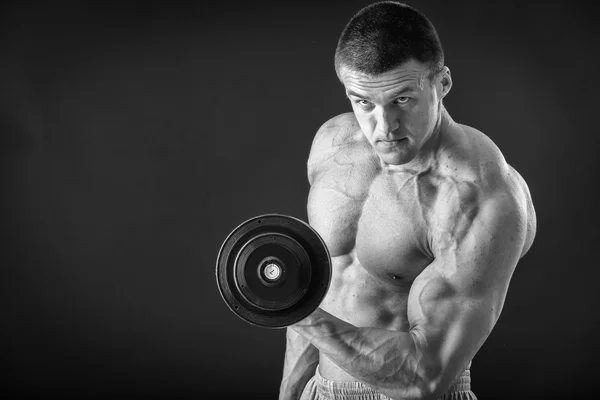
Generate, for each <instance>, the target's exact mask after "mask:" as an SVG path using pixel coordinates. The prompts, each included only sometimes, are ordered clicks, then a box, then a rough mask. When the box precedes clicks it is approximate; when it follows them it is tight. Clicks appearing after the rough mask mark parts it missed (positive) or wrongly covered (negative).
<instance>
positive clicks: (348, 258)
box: [319, 250, 410, 382]
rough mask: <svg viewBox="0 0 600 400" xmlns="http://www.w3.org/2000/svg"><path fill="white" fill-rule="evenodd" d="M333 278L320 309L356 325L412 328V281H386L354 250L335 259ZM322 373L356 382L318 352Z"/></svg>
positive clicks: (326, 375) (333, 378)
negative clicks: (409, 311)
mask: <svg viewBox="0 0 600 400" xmlns="http://www.w3.org/2000/svg"><path fill="white" fill-rule="evenodd" d="M332 267H333V268H332V269H333V274H332V279H331V285H330V288H329V291H328V292H327V296H326V297H325V299H324V300H323V302H322V303H321V306H320V307H321V308H322V309H323V310H325V311H326V312H328V313H330V314H332V315H334V316H335V317H337V318H339V319H341V320H343V321H346V322H348V323H350V324H352V325H354V326H356V327H371V328H382V329H389V330H394V331H405V332H407V331H408V329H409V324H408V318H407V316H406V310H407V299H408V292H409V290H410V283H408V282H405V283H402V284H399V285H396V284H392V283H391V282H390V283H387V282H384V281H383V280H382V279H380V278H377V277H374V276H373V275H371V274H370V273H369V272H367V270H365V269H364V267H363V266H362V265H361V264H360V261H359V260H358V258H357V256H356V251H355V250H353V251H352V252H351V253H350V254H346V255H341V256H337V257H333V258H332ZM319 373H320V374H321V375H322V376H323V377H324V378H325V379H329V380H333V381H342V382H343V381H356V378H354V377H353V376H352V375H350V374H348V373H347V372H345V371H344V370H342V369H341V368H340V367H338V366H337V365H336V364H335V363H334V362H333V361H331V359H330V358H329V357H327V356H326V355H325V354H324V353H320V355H319Z"/></svg>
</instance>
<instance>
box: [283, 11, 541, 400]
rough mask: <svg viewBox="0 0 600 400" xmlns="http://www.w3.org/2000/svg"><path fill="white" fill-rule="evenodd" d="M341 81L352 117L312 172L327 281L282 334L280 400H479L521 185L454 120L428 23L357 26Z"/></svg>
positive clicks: (517, 223)
mask: <svg viewBox="0 0 600 400" xmlns="http://www.w3.org/2000/svg"><path fill="white" fill-rule="evenodd" d="M335 67H336V71H337V74H338V77H339V79H340V81H341V82H342V84H343V85H344V88H345V92H346V95H347V97H348V98H349V99H350V102H351V104H352V109H353V113H348V114H342V115H339V116H337V117H335V118H332V119H331V120H329V121H327V122H326V123H325V124H324V125H323V126H322V127H321V128H320V129H319V131H318V132H317V134H316V137H315V138H314V141H313V145H312V149H311V152H310V156H309V160H308V178H309V181H310V184H311V189H310V194H309V198H308V217H309V221H310V224H311V225H312V226H313V227H314V228H315V229H316V230H317V231H318V232H319V233H320V234H321V235H322V237H323V239H324V240H325V242H326V243H327V246H328V248H329V250H330V253H331V256H332V262H333V276H332V281H331V286H330V289H329V292H328V294H327V296H326V298H325V300H324V301H323V303H322V304H321V307H320V308H319V309H318V310H317V311H316V312H314V313H313V314H311V315H310V316H309V317H308V318H306V319H304V320H303V321H301V322H299V323H297V324H295V325H294V326H292V327H290V328H288V330H287V347H286V353H285V365H284V371H283V379H282V382H281V389H280V399H298V398H300V397H301V398H302V399H326V398H340V399H350V398H351V399H387V398H392V399H437V398H444V399H475V398H476V397H475V395H474V394H473V393H472V392H471V391H470V384H469V383H470V377H469V366H470V364H471V360H472V359H473V357H474V356H475V354H476V353H477V351H478V350H479V348H480V347H481V345H482V344H483V343H484V341H485V340H486V338H487V337H488V335H489V334H490V332H491V330H492V329H493V327H494V324H495V323H496V321H497V320H498V317H499V316H500V312H501V310H502V306H503V304H504V300H505V296H506V292H507V289H508V285H509V282H510V279H511V276H512V274H513V271H514V269H515V266H516V265H517V262H518V260H519V259H520V258H521V257H523V255H524V254H525V253H526V252H527V251H528V249H529V248H530V246H531V244H532V242H533V238H534V235H535V230H536V218H535V211H534V209H533V205H532V201H531V197H530V194H529V190H528V188H527V185H526V183H525V181H524V180H523V178H522V177H521V176H520V175H519V174H518V173H517V171H515V170H514V169H513V168H512V167H511V166H510V165H508V164H507V162H506V160H505V159H504V157H503V156H502V153H501V152H500V150H499V149H498V148H497V147H496V145H495V144H494V143H493V142H492V141H491V140H490V139H489V138H488V137H487V136H486V135H484V134H483V133H482V132H480V131H478V130H477V129H474V128H472V127H469V126H466V125H463V124H459V123H457V122H455V121H454V120H452V118H451V117H450V115H449V114H448V111H447V110H446V109H445V107H444V105H443V99H444V97H445V96H446V95H447V94H448V93H449V92H450V89H451V87H452V78H451V76H450V70H449V69H448V67H446V66H445V65H444V56H443V51H442V47H441V44H440V41H439V39H438V36H437V33H436V31H435V29H434V27H433V25H432V24H431V22H430V21H429V20H428V19H427V18H426V17H425V16H424V15H422V14H421V13H420V12H418V11H416V10H415V9H413V8H411V7H409V6H407V5H403V4H400V3H395V2H382V3H375V4H372V5H370V6H368V7H366V8H364V9H363V10H361V11H359V12H358V13H357V14H356V15H355V16H354V17H353V18H352V19H351V20H350V22H349V23H348V25H347V26H346V28H345V29H344V31H343V33H342V35H341V37H340V40H339V42H338V46H337V49H336V54H335Z"/></svg>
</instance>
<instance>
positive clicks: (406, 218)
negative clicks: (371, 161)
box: [308, 165, 432, 286]
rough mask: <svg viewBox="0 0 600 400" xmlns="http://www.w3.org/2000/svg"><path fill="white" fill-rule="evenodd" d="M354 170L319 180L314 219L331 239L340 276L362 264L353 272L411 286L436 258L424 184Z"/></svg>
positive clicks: (310, 206)
mask: <svg viewBox="0 0 600 400" xmlns="http://www.w3.org/2000/svg"><path fill="white" fill-rule="evenodd" d="M353 168H354V171H352V172H350V171H348V169H347V168H332V169H331V170H329V171H327V173H325V174H323V175H322V176H321V178H320V179H319V180H317V181H316V182H313V185H312V187H311V191H310V195H309V201H308V212H309V220H310V223H311V225H312V226H313V227H314V228H315V229H316V230H317V231H318V232H319V233H320V234H321V235H322V237H323V239H324V240H325V242H326V243H327V245H328V247H329V250H330V252H331V255H332V258H334V266H336V267H337V269H338V271H337V273H338V275H339V274H343V273H344V272H345V271H344V269H345V268H348V269H351V268H354V269H356V268H358V269H360V270H361V271H348V273H352V274H354V275H355V274H357V273H358V274H360V273H361V272H362V271H364V272H367V273H368V275H370V276H371V277H373V278H375V279H376V280H378V281H380V282H386V283H390V284H392V285H398V286H406V285H408V286H410V283H411V282H412V281H413V280H414V278H415V277H416V276H417V275H418V274H419V273H420V272H421V271H422V270H423V269H424V268H425V267H426V266H427V265H428V264H429V263H430V262H431V260H432V257H431V256H430V252H429V249H428V246H427V244H426V243H427V224H426V223H425V218H424V215H423V213H424V212H425V211H424V210H423V209H422V205H421V202H420V201H419V199H420V197H422V195H423V187H422V186H423V185H422V183H420V182H419V180H418V179H417V178H416V177H415V176H411V175H409V174H404V175H399V174H395V175H392V174H388V173H384V172H383V173H382V172H380V171H379V172H376V173H373V172H372V171H371V172H366V171H361V170H360V168H361V166H360V165H359V166H354V167H353ZM365 168H366V167H365ZM348 255H351V257H350V258H348V257H346V256H348ZM336 258H339V260H345V259H347V260H349V261H348V262H347V263H344V262H337V263H336V262H335V259H336ZM350 260H351V261H350ZM334 272H335V271H334Z"/></svg>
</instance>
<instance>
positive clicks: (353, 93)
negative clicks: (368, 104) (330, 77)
mask: <svg viewBox="0 0 600 400" xmlns="http://www.w3.org/2000/svg"><path fill="white" fill-rule="evenodd" d="M414 91H415V89H414V88H412V87H410V86H407V87H405V88H402V89H400V90H398V91H397V92H395V93H394V94H392V96H391V97H393V98H396V97H399V96H400V95H401V94H404V93H408V92H414ZM346 95H348V96H354V97H360V98H361V99H368V98H369V96H364V95H362V94H359V93H356V92H353V91H352V90H347V91H346Z"/></svg>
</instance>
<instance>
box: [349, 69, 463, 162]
mask: <svg viewBox="0 0 600 400" xmlns="http://www.w3.org/2000/svg"><path fill="white" fill-rule="evenodd" d="M429 72H430V70H429V66H427V65H426V64H422V63H420V62H418V61H415V60H410V61H408V62H406V63H404V64H402V65H401V66H399V67H397V68H395V69H393V70H390V71H388V72H385V73H383V74H381V75H377V76H375V77H373V76H368V75H364V74H361V73H358V72H355V71H351V70H349V69H347V68H345V67H342V68H341V70H340V79H341V81H342V83H343V84H344V88H345V89H346V95H347V96H348V98H349V99H350V102H351V103H352V109H353V110H354V114H355V115H356V119H357V120H358V123H359V125H360V128H361V129H362V131H363V133H364V135H365V137H366V138H367V140H368V141H369V143H371V145H372V146H373V148H374V149H375V151H376V152H377V154H378V155H379V157H380V158H381V159H382V160H383V161H384V162H385V163H387V164H392V165H401V164H405V163H407V162H409V161H411V160H413V159H414V158H415V157H416V156H417V154H419V151H420V150H421V148H422V147H423V145H424V144H425V143H426V142H427V140H428V139H429V138H430V137H431V136H432V134H433V133H434V130H435V128H436V126H437V124H438V121H439V120H440V115H441V114H440V113H441V109H442V108H441V100H442V98H443V97H444V96H445V95H446V94H447V93H448V92H449V91H450V87H451V86H452V81H451V79H450V71H449V70H448V68H446V67H444V70H443V71H442V72H441V73H440V74H438V75H437V77H436V78H434V79H432V80H430V79H429V77H428V76H429Z"/></svg>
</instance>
